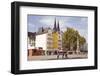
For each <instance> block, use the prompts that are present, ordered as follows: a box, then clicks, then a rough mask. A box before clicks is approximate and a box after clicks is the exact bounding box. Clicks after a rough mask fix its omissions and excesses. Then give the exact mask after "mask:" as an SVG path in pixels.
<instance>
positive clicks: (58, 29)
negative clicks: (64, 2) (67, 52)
mask: <svg viewBox="0 0 100 76" xmlns="http://www.w3.org/2000/svg"><path fill="white" fill-rule="evenodd" d="M57 31H60V28H59V21H58V24H57Z"/></svg>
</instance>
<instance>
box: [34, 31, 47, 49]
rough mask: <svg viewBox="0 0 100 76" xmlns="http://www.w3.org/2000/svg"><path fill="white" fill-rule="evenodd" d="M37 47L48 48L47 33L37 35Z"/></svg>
mask: <svg viewBox="0 0 100 76" xmlns="http://www.w3.org/2000/svg"><path fill="white" fill-rule="evenodd" d="M36 47H42V48H43V50H46V49H47V33H45V34H40V35H36Z"/></svg>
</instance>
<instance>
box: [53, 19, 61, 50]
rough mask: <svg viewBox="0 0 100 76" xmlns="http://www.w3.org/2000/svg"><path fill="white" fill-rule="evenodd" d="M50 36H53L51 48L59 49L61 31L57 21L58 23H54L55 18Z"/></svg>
mask: <svg viewBox="0 0 100 76" xmlns="http://www.w3.org/2000/svg"><path fill="white" fill-rule="evenodd" d="M52 36H53V49H61V48H62V38H61V32H60V28H59V21H58V24H57V25H56V20H55V23H54V28H53V32H52Z"/></svg>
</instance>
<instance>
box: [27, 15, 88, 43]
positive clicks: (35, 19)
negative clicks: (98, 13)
mask: <svg viewBox="0 0 100 76" xmlns="http://www.w3.org/2000/svg"><path fill="white" fill-rule="evenodd" d="M55 19H56V22H58V21H59V26H60V30H61V31H65V30H66V28H67V27H71V28H74V29H76V30H78V31H79V33H80V35H81V36H83V37H85V38H86V41H88V17H80V16H53V15H32V14H31V15H28V16H27V21H28V22H27V24H28V32H37V31H38V28H40V27H50V28H53V27H54V22H55Z"/></svg>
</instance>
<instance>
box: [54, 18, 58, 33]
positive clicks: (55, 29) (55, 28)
mask: <svg viewBox="0 0 100 76" xmlns="http://www.w3.org/2000/svg"><path fill="white" fill-rule="evenodd" d="M53 30H54V31H57V27H56V18H55V22H54V28H53Z"/></svg>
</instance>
